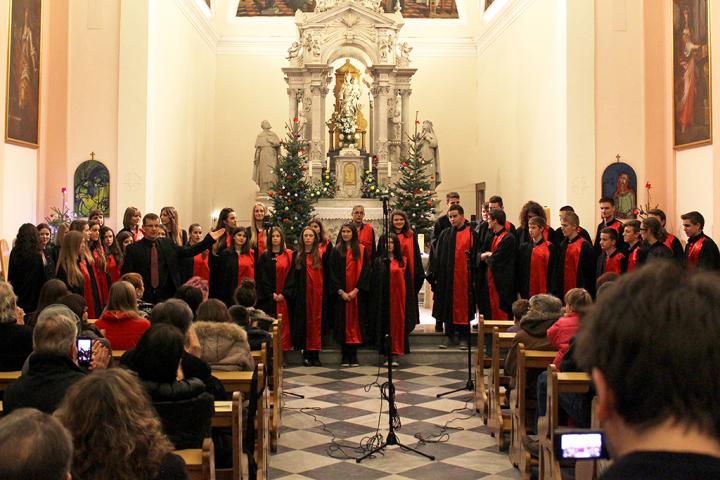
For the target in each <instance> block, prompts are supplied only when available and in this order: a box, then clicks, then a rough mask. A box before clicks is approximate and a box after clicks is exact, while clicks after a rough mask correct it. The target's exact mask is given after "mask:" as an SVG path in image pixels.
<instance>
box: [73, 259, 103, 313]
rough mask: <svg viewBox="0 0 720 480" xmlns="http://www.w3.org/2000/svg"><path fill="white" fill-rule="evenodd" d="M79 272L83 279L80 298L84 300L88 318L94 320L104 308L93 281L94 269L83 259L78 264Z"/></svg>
mask: <svg viewBox="0 0 720 480" xmlns="http://www.w3.org/2000/svg"><path fill="white" fill-rule="evenodd" d="M79 266H80V272H81V273H82V277H83V287H82V296H83V297H84V298H85V303H87V308H88V312H87V313H88V318H92V319H96V318H98V317H99V316H100V314H101V313H102V310H103V308H104V306H103V305H102V303H101V299H100V292H99V290H98V285H97V281H96V279H95V269H94V268H93V267H92V266H91V265H88V263H87V261H86V260H85V259H81V260H80V262H79Z"/></svg>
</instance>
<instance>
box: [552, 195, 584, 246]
mask: <svg viewBox="0 0 720 480" xmlns="http://www.w3.org/2000/svg"><path fill="white" fill-rule="evenodd" d="M565 212H573V213H574V212H575V209H574V208H573V207H571V206H570V205H565V206H564V207H560V217H559V218H560V221H562V217H563V215H564V214H565ZM577 231H578V235H580V236H581V237H583V238H584V239H585V240H586V241H587V242H589V243H590V244H591V245H592V239H591V238H590V234H589V233H588V231H587V230H585V229H584V228H582V227H581V226H579V225H578V228H577ZM563 240H565V235H563V232H562V227H558V228H557V229H556V230H555V241H554V243H555V245H558V246H559V245H560V244H561V243H562V241H563Z"/></svg>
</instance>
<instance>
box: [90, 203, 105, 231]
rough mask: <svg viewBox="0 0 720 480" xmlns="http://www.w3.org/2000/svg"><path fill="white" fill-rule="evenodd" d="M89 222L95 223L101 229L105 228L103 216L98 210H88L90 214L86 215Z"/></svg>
mask: <svg viewBox="0 0 720 480" xmlns="http://www.w3.org/2000/svg"><path fill="white" fill-rule="evenodd" d="M89 221H93V222H97V223H98V224H99V225H100V226H101V227H104V226H105V214H104V213H103V211H102V210H100V209H99V208H95V209H93V210H90V213H89V214H88V222H89Z"/></svg>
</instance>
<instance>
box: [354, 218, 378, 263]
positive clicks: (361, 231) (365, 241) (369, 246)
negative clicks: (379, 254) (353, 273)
mask: <svg viewBox="0 0 720 480" xmlns="http://www.w3.org/2000/svg"><path fill="white" fill-rule="evenodd" d="M355 227H357V232H358V240H360V244H361V245H364V246H365V251H366V252H367V253H368V254H370V259H371V263H370V265H371V266H372V259H373V258H375V230H374V229H373V226H372V225H370V224H369V223H363V224H362V225H360V226H359V227H358V226H357V225H355Z"/></svg>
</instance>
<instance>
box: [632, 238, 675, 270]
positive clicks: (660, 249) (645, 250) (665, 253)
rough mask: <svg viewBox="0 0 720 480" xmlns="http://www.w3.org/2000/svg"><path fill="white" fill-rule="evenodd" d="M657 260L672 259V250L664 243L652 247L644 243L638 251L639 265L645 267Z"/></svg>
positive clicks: (654, 244) (656, 243)
mask: <svg viewBox="0 0 720 480" xmlns="http://www.w3.org/2000/svg"><path fill="white" fill-rule="evenodd" d="M656 258H672V250H670V248H669V247H668V246H667V245H665V244H664V243H663V242H655V243H653V244H652V245H649V244H648V243H646V242H642V244H641V245H640V247H639V250H638V265H644V264H646V263H648V262H650V261H652V260H654V259H656Z"/></svg>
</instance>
